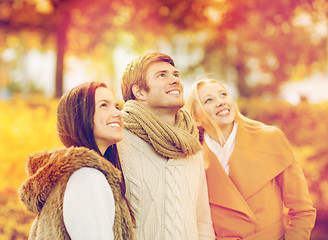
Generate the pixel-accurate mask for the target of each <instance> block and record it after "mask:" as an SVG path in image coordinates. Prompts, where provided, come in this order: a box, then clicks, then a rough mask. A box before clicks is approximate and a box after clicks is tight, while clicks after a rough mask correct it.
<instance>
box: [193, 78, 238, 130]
mask: <svg viewBox="0 0 328 240" xmlns="http://www.w3.org/2000/svg"><path fill="white" fill-rule="evenodd" d="M198 96H199V99H200V102H201V104H202V105H203V107H204V109H205V112H206V113H207V114H208V116H209V117H210V118H211V119H212V120H213V121H214V122H215V123H216V124H217V125H218V126H219V127H220V129H221V130H222V131H224V130H228V129H231V128H232V126H233V122H234V120H235V116H236V107H235V103H234V100H233V99H232V98H231V97H230V95H229V94H228V93H227V91H226V90H225V89H224V88H223V87H222V86H221V85H220V84H219V83H215V82H209V83H205V84H204V85H201V86H199V88H198Z"/></svg>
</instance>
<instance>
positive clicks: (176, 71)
mask: <svg viewBox="0 0 328 240" xmlns="http://www.w3.org/2000/svg"><path fill="white" fill-rule="evenodd" d="M168 72H169V71H168V70H161V71H158V72H155V74H154V76H156V75H158V74H160V73H168ZM175 73H178V74H179V75H180V72H179V71H178V70H174V71H173V74H175Z"/></svg>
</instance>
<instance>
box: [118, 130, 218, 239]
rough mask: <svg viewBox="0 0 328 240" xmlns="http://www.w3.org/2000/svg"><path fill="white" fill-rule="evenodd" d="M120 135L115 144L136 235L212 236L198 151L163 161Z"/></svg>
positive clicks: (141, 142)
mask: <svg viewBox="0 0 328 240" xmlns="http://www.w3.org/2000/svg"><path fill="white" fill-rule="evenodd" d="M123 134H124V137H123V139H124V140H123V141H121V142H120V143H118V144H117V146H118V151H119V155H120V159H121V162H122V168H123V172H124V176H125V182H126V197H127V199H128V200H129V202H130V204H131V207H132V210H133V211H134V214H135V219H136V224H137V229H136V235H137V239H147V240H152V239H156V240H157V239H170V240H171V239H174V240H179V239H186V240H193V239H195V240H196V239H214V238H215V237H214V231H213V227H212V220H211V216H210V208H209V203H208V195H207V187H206V178H205V171H204V166H203V158H202V155H201V152H199V153H197V154H194V155H190V156H188V157H185V158H180V159H168V160H167V159H165V158H163V157H161V156H159V155H158V154H157V153H156V152H155V151H154V149H153V148H152V147H151V145H149V144H148V143H147V142H145V141H144V140H142V139H141V138H139V137H138V136H136V135H135V134H133V133H131V132H130V131H128V130H125V129H124V130H123Z"/></svg>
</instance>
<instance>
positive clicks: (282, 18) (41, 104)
mask: <svg viewBox="0 0 328 240" xmlns="http://www.w3.org/2000/svg"><path fill="white" fill-rule="evenodd" d="M145 51H161V52H164V53H167V54H169V55H170V56H172V57H173V59H174V60H175V63H176V65H177V67H178V69H179V70H180V72H181V73H182V76H183V82H184V84H185V86H186V90H187V88H188V86H190V85H191V83H192V82H193V81H194V80H195V79H196V78H197V77H198V76H199V75H202V74H207V73H211V74H213V76H215V77H216V78H218V79H220V80H222V79H223V80H225V83H226V84H228V85H229V87H230V89H233V93H234V95H235V96H236V99H237V100H238V102H239V105H240V109H241V111H242V112H243V113H244V114H245V115H246V116H248V117H250V118H253V119H257V120H260V121H263V122H265V123H267V124H273V125H276V126H278V127H280V128H281V129H282V130H283V131H284V132H285V133H286V135H287V137H288V138H289V140H290V142H291V144H292V146H293V148H294V150H295V152H296V154H297V155H298V157H299V161H300V163H301V165H302V167H303V170H304V173H305V176H306V179H307V181H308V185H309V189H310V193H311V196H312V198H313V201H314V205H315V207H316V208H317V210H318V213H317V214H318V215H317V221H316V226H315V229H314V231H313V235H312V239H313V240H323V239H328V148H327V142H328V130H327V125H328V120H327V119H328V102H327V101H328V96H327V94H322V93H325V89H323V87H322V86H328V85H327V82H328V2H327V1H326V0H281V1H272V0H243V1H240V0H179V1H176V0H93V1H89V0H0V240H7V239H8V240H9V239H26V238H27V235H28V232H29V228H30V225H31V223H32V220H33V218H34V216H33V215H31V214H30V213H28V212H27V211H26V209H24V207H23V205H22V204H21V203H20V202H19V199H18V198H17V188H18V186H19V185H20V184H21V183H22V182H23V181H24V180H25V178H26V173H25V170H24V168H25V160H26V158H27V155H28V154H30V153H33V152H35V151H42V150H44V149H47V150H50V149H52V148H54V147H59V146H61V145H60V143H59V141H58V139H57V138H56V133H55V117H56V114H55V113H56V107H57V103H58V97H60V96H61V94H62V92H63V91H65V90H67V89H68V88H70V87H72V86H74V85H77V84H78V83H80V82H81V81H87V80H91V79H92V80H98V81H105V82H106V83H108V84H109V85H110V86H111V88H112V89H113V91H114V92H115V93H116V95H117V96H118V97H120V94H119V90H118V89H119V82H120V81H119V80H120V75H121V74H122V72H123V70H124V67H125V66H126V64H127V63H128V62H129V61H130V60H131V58H133V57H135V56H137V55H139V54H140V53H143V52H145ZM32 53H37V54H38V55H40V56H41V55H50V56H51V59H52V60H51V61H50V62H48V61H44V60H41V61H40V59H39V61H37V62H35V61H32V60H31V55H32ZM76 62H80V63H81V62H82V63H83V64H82V65H81V64H79V65H76V66H75V68H74V69H75V70H76V71H77V73H79V75H73V77H72V75H69V74H68V73H70V71H71V70H72V68H73V67H72V65H74V63H76ZM32 68H33V69H32ZM32 70H33V71H35V73H34V74H31V71H32ZM317 75H320V76H321V78H322V81H321V82H320V81H312V82H311V81H310V83H311V85H310V86H311V88H310V87H309V88H305V90H304V91H303V92H302V93H299V94H298V96H297V99H296V105H291V104H290V103H287V102H285V101H283V100H279V99H282V98H281V96H280V94H281V92H282V89H284V86H285V85H284V84H286V83H292V84H298V83H302V82H303V80H304V79H310V78H311V79H312V77H313V76H314V77H315V76H317ZM45 76H46V77H45ZM319 83H320V84H321V85H318V86H313V85H315V84H319ZM44 86H47V87H48V88H50V90H51V93H50V96H49V94H48V95H46V94H44V93H45V90H44ZM68 86H70V87H68ZM312 87H316V89H315V90H313V89H312ZM291 91H292V89H291V88H289V89H287V93H291ZM45 95H46V96H45ZM322 95H323V96H322ZM309 96H312V97H313V96H314V97H317V98H316V99H320V101H317V102H315V103H314V102H311V101H309V102H307V101H306V99H307V97H309ZM319 96H321V98H319ZM302 99H303V100H304V101H300V102H298V101H299V100H302ZM308 99H309V100H311V99H310V98H308Z"/></svg>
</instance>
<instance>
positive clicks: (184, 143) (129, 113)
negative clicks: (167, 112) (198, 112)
mask: <svg viewBox="0 0 328 240" xmlns="http://www.w3.org/2000/svg"><path fill="white" fill-rule="evenodd" d="M123 119H124V127H125V128H126V129H127V130H129V131H130V132H132V133H134V134H136V135H137V136H138V137H140V138H142V139H143V140H144V141H146V142H148V143H149V144H150V145H151V146H152V147H153V148H154V150H155V151H156V152H157V153H158V154H159V155H161V156H162V157H164V158H180V157H185V156H186V155H191V154H195V153H197V152H198V151H199V150H201V145H200V143H199V141H198V129H197V127H196V125H195V123H194V121H193V119H192V118H191V116H190V114H189V113H188V111H187V110H186V109H185V108H181V109H180V110H179V111H178V113H177V114H176V116H175V124H174V126H173V125H170V124H167V123H165V122H164V121H163V120H161V119H160V118H159V117H157V116H155V115H154V114H153V113H152V112H151V111H149V110H148V109H147V108H146V107H145V106H143V105H142V104H141V103H139V102H138V101H136V100H129V101H127V102H126V103H125V105H124V108H123Z"/></svg>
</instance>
